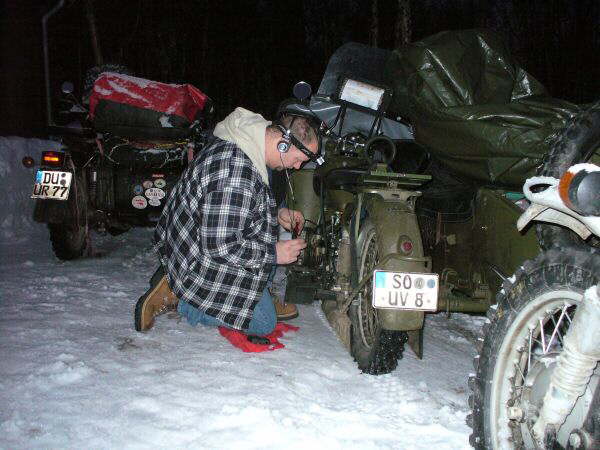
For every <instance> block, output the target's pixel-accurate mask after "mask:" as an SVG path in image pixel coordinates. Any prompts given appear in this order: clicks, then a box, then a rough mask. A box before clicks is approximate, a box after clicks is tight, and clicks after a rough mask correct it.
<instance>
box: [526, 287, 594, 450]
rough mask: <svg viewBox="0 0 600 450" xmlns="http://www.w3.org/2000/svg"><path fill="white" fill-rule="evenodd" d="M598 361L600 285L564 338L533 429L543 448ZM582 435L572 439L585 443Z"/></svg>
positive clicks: (590, 291)
mask: <svg viewBox="0 0 600 450" xmlns="http://www.w3.org/2000/svg"><path fill="white" fill-rule="evenodd" d="M599 360H600V285H598V286H592V287H590V288H589V289H588V290H587V291H586V292H585V294H584V297H583V301H582V302H581V304H580V305H578V307H577V310H576V312H575V316H574V318H573V322H572V323H571V325H570V327H569V330H568V331H567V334H566V336H565V338H564V345H563V351H562V353H561V355H560V357H559V359H558V362H557V363H556V367H555V369H554V371H553V372H552V377H551V380H550V385H549V388H548V391H547V392H546V395H545V397H544V404H543V406H542V408H541V409H540V413H539V418H538V420H537V421H536V422H535V424H534V425H533V434H534V437H535V439H536V443H537V445H538V446H539V447H540V448H547V446H548V445H549V444H550V442H549V441H552V440H553V439H554V436H555V435H556V432H557V431H558V428H559V427H560V426H561V425H562V423H563V422H564V421H565V419H566V417H567V416H568V415H569V414H570V412H571V410H572V409H573V406H574V405H575V402H576V401H577V398H578V397H580V396H581V395H583V393H584V392H585V389H586V386H587V384H588V383H589V381H590V378H591V376H592V374H593V372H594V369H595V367H596V364H597V363H598V361H599ZM582 433H583V434H585V432H583V431H582V430H576V434H577V436H573V435H572V437H573V439H576V440H581V439H584V440H585V436H582ZM574 447H575V448H578V447H579V446H575V445H574ZM580 448H587V447H586V446H583V447H580Z"/></svg>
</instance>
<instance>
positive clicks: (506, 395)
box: [467, 164, 600, 449]
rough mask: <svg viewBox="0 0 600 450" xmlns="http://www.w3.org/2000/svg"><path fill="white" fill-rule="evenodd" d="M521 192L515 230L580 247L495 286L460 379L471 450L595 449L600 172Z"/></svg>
mask: <svg viewBox="0 0 600 450" xmlns="http://www.w3.org/2000/svg"><path fill="white" fill-rule="evenodd" d="M523 190H524V194H525V197H526V198H527V199H528V200H529V201H530V202H531V204H530V206H529V207H528V208H527V210H526V211H525V212H524V213H523V214H522V216H521V217H520V219H519V221H518V223H517V227H518V228H519V230H521V229H523V228H525V227H526V226H527V225H528V224H529V223H530V222H532V221H540V222H549V223H554V224H558V225H562V226H563V227H567V228H569V229H571V230H573V231H574V232H575V233H577V234H578V235H579V236H580V237H581V238H582V239H584V240H587V241H586V242H588V243H590V246H589V248H582V247H578V248H575V247H570V246H566V247H565V246H563V247H560V248H559V247H557V248H554V249H549V250H546V251H544V252H542V253H541V254H540V255H539V256H538V257H537V258H535V259H534V260H531V261H527V262H525V263H524V264H523V265H522V267H521V268H520V269H519V270H517V272H516V273H515V275H513V276H512V277H511V278H510V279H507V280H506V281H505V282H504V284H503V289H502V290H501V292H500V293H499V295H498V303H497V305H495V306H494V307H492V309H490V311H489V313H488V318H489V320H490V321H489V323H487V324H486V326H485V327H484V330H483V336H482V338H481V339H480V344H481V346H480V348H479V355H478V356H477V357H476V360H475V369H476V373H474V374H472V376H471V377H470V379H469V385H470V387H471V390H472V395H471V397H470V398H469V403H470V406H471V408H472V414H471V415H470V416H469V417H468V419H467V421H468V422H469V425H471V427H472V428H473V434H472V435H471V438H470V441H471V445H472V446H473V447H475V448H478V449H505V448H506V449H521V448H527V449H530V448H531V449H600V365H599V364H598V361H599V360H600V252H599V251H598V246H597V241H593V240H594V239H597V238H598V237H599V236H600V167H598V166H596V165H593V164H577V165H575V166H572V167H571V168H569V170H568V171H567V172H566V173H565V174H564V175H563V176H562V177H561V179H560V180H557V179H556V178H552V177H533V178H530V179H528V180H527V181H526V183H525V185H524V189H523ZM594 236H595V237H594ZM590 240H592V241H593V242H590Z"/></svg>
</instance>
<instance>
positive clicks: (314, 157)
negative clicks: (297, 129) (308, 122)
mask: <svg viewBox="0 0 600 450" xmlns="http://www.w3.org/2000/svg"><path fill="white" fill-rule="evenodd" d="M294 120H296V117H294V118H293V119H292V122H291V123H290V128H286V127H285V126H284V125H283V124H282V123H281V122H275V123H274V125H275V126H276V127H277V129H278V130H279V131H281V135H282V137H283V139H286V140H288V141H289V142H291V143H292V145H294V147H296V148H297V149H298V150H300V151H301V152H302V153H303V154H304V155H305V156H306V157H307V158H308V159H309V161H313V162H315V163H317V164H318V165H321V164H323V162H324V160H323V158H322V157H321V155H320V154H319V150H320V149H319V148H317V153H313V152H311V151H310V150H309V149H308V148H306V146H305V145H304V144H303V143H302V142H301V141H300V139H298V138H297V137H296V136H294V133H292V130H291V127H292V124H293V123H294ZM316 134H317V133H316V132H315V136H316ZM316 137H317V136H316ZM318 141H319V139H318V137H317V142H318Z"/></svg>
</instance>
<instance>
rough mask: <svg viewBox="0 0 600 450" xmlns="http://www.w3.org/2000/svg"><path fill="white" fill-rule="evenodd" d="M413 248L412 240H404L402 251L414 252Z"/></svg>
mask: <svg viewBox="0 0 600 450" xmlns="http://www.w3.org/2000/svg"><path fill="white" fill-rule="evenodd" d="M412 248H413V245H412V242H410V241H404V242H403V243H402V251H403V252H404V253H410V252H412Z"/></svg>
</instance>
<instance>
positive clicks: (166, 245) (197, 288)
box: [154, 138, 277, 330]
mask: <svg viewBox="0 0 600 450" xmlns="http://www.w3.org/2000/svg"><path fill="white" fill-rule="evenodd" d="M214 139H215V140H214V141H213V142H212V143H211V144H210V145H208V146H207V147H205V148H204V149H203V150H202V151H201V152H200V153H199V154H198V156H197V157H196V158H195V159H194V160H193V161H192V162H191V163H190V165H189V166H188V168H187V169H186V170H185V171H184V173H183V174H182V176H181V179H180V180H179V182H178V183H177V185H176V186H175V187H174V189H173V191H172V192H171V194H170V196H169V199H168V201H167V203H166V205H165V207H164V209H163V212H162V215H161V217H160V219H159V222H158V225H157V226H156V231H155V235H154V237H155V240H156V250H157V251H158V254H159V258H160V260H161V263H162V265H163V267H164V268H165V272H166V274H167V278H168V281H169V285H170V286H171V289H172V290H173V292H174V293H175V295H176V296H177V298H179V299H183V300H185V301H186V302H188V303H190V304H191V305H193V306H195V307H197V308H199V309H200V310H202V311H204V312H205V313H206V314H208V315H210V316H213V317H216V318H218V319H220V320H222V321H223V322H225V323H226V324H227V325H229V326H230V327H232V328H235V329H239V330H245V329H247V328H248V326H249V324H250V319H251V318H252V312H253V310H254V307H255V306H256V304H257V303H258V300H259V299H260V297H261V295H262V292H263V290H264V288H265V286H266V283H267V278H268V276H269V273H270V271H271V267H272V264H275V263H276V254H275V244H276V242H277V214H276V213H277V212H276V205H275V200H274V199H273V195H272V192H271V189H270V188H269V186H268V185H266V184H265V183H264V181H263V180H262V178H261V176H260V174H259V172H258V171H257V170H256V168H255V167H254V165H253V163H252V162H251V160H250V158H249V157H248V156H246V154H245V153H244V152H243V151H242V150H241V149H239V148H238V147H237V146H236V145H235V144H233V143H231V142H227V141H224V140H222V139H219V138H214Z"/></svg>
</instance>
